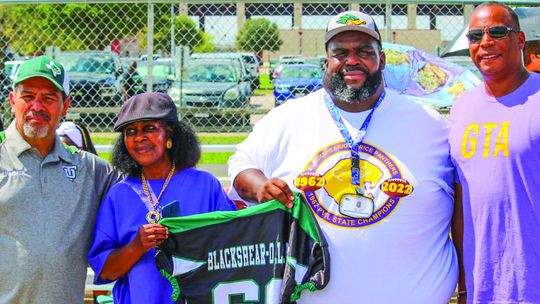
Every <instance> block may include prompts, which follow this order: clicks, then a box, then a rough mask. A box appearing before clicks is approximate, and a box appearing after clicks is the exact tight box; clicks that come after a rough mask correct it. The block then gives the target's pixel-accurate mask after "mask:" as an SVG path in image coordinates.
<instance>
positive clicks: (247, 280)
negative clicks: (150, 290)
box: [156, 196, 330, 304]
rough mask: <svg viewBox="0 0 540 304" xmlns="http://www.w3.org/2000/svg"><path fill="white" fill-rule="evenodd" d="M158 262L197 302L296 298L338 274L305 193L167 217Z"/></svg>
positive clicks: (180, 294) (181, 299)
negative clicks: (286, 201)
mask: <svg viewBox="0 0 540 304" xmlns="http://www.w3.org/2000/svg"><path fill="white" fill-rule="evenodd" d="M160 224H162V225H164V226H166V227H168V228H169V238H168V239H167V240H166V241H165V242H164V243H163V244H162V245H161V246H160V248H159V250H158V254H157V255H156V263H157V265H158V268H159V269H160V271H161V273H162V274H163V275H164V276H165V277H167V278H168V280H169V281H170V282H171V284H172V285H173V289H174V293H173V295H172V297H173V301H175V302H176V303H189V304H207V303H214V304H236V303H260V304H273V303H294V302H295V301H296V300H297V299H298V298H299V297H300V294H301V292H302V291H303V290H305V289H308V290H310V291H315V290H318V289H322V288H324V287H325V286H326V284H328V281H329V279H330V257H329V254H328V248H327V243H326V241H325V240H324V237H323V235H322V234H321V232H320V229H319V226H318V224H317V221H316V220H315V219H314V218H313V216H312V213H311V211H310V210H309V207H307V205H306V204H305V203H304V202H303V201H302V200H301V198H300V197H299V196H296V198H295V204H294V207H293V208H291V209H289V208H286V207H285V206H283V205H282V204H281V203H280V202H279V201H270V202H267V203H264V204H260V205H257V206H253V207H249V208H247V209H243V210H239V211H229V212H223V211H217V212H211V213H204V214H197V215H193V216H185V217H175V218H165V219H163V220H161V221H160Z"/></svg>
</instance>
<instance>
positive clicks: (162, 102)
mask: <svg viewBox="0 0 540 304" xmlns="http://www.w3.org/2000/svg"><path fill="white" fill-rule="evenodd" d="M142 120H164V121H171V122H178V113H177V112H176V105H175V104H174V102H173V101H172V99H171V97H169V96H168V95H167V94H164V93H142V94H137V95H134V96H132V97H131V98H129V99H128V100H127V101H126V102H125V103H124V105H123V106H122V109H120V113H118V118H117V119H116V123H115V124H114V130H115V131H120V130H122V128H123V127H124V126H126V125H127V124H130V123H133V122H136V121H142Z"/></svg>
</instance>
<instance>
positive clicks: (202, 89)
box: [169, 59, 251, 108]
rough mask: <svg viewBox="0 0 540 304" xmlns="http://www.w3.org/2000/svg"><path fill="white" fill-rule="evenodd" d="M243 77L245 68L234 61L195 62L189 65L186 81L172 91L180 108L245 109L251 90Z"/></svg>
mask: <svg viewBox="0 0 540 304" xmlns="http://www.w3.org/2000/svg"><path fill="white" fill-rule="evenodd" d="M240 75H241V67H240V66H239V65H238V63H237V62H235V61H233V60H230V59H229V60H226V59H225V60H224V59H204V60H202V59H201V60H194V61H192V62H190V63H189V64H188V65H186V67H185V69H184V72H183V79H182V82H181V83H180V82H178V81H177V82H175V83H174V84H173V86H172V87H171V88H170V89H169V96H171V98H172V99H173V100H174V101H175V103H176V104H177V105H178V106H188V107H206V108H230V107H233V108H240V107H245V106H247V105H248V104H249V99H250V97H251V90H250V88H249V83H248V82H247V81H246V80H245V79H242V78H241V76H240ZM180 87H181V89H180Z"/></svg>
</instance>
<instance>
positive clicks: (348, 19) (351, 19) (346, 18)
mask: <svg viewBox="0 0 540 304" xmlns="http://www.w3.org/2000/svg"><path fill="white" fill-rule="evenodd" d="M337 23H339V24H345V25H363V24H366V21H364V20H360V18H358V17H356V16H355V15H353V14H345V15H343V16H341V18H339V20H338V21H337Z"/></svg>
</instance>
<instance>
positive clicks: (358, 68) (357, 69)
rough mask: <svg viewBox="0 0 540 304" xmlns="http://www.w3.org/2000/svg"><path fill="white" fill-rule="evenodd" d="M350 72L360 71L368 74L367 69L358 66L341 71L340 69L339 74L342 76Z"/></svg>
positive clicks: (347, 67)
mask: <svg viewBox="0 0 540 304" xmlns="http://www.w3.org/2000/svg"><path fill="white" fill-rule="evenodd" d="M351 71H360V72H364V73H365V74H367V75H369V74H370V73H369V71H368V69H366V68H365V67H363V66H360V65H353V66H346V67H344V68H343V69H341V71H340V74H341V75H344V74H345V73H347V72H351Z"/></svg>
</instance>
